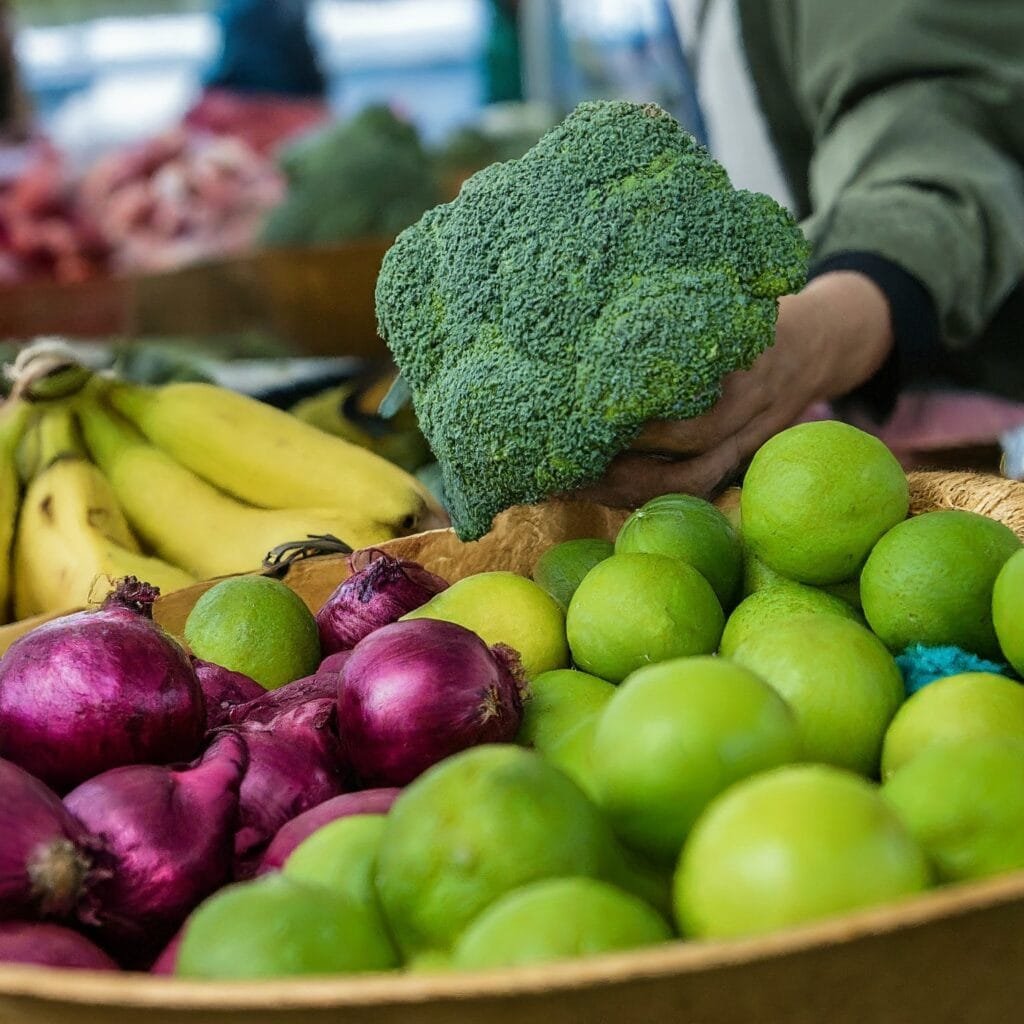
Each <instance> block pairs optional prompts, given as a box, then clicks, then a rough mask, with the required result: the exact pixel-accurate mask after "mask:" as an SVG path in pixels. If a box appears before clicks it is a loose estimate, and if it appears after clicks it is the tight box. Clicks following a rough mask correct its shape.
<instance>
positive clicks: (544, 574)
mask: <svg viewBox="0 0 1024 1024" xmlns="http://www.w3.org/2000/svg"><path fill="white" fill-rule="evenodd" d="M614 552H615V545H614V544H612V542H611V541H610V540H600V539H598V538H596V537H586V538H584V539H583V540H567V541H563V542H562V543H561V544H555V545H554V547H550V548H548V549H547V551H545V552H544V554H543V555H541V556H540V558H538V559H537V564H536V565H535V566H534V567H533V579H534V582H535V583H536V584H537V585H538V586H541V587H543V588H544V589H545V590H546V591H547V592H548V593H549V594H550V595H551V596H552V597H553V598H554V599H555V600H556V601H557V602H558V603H559V604H560V605H561V606H562V610H563V611H564V610H565V609H566V608H568V607H569V601H570V600H571V599H572V595H573V594H575V593H576V588H577V587H578V586H579V585H580V582H581V581H582V579H583V577H584V576H586V575H587V573H588V572H590V570H591V569H593V568H594V566H595V565H597V563H598V562H602V561H604V559H606V558H607V557H608V556H609V555H611V554H614Z"/></svg>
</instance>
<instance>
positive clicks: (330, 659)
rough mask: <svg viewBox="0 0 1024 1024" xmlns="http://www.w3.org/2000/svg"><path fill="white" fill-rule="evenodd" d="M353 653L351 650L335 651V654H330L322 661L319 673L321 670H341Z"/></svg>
mask: <svg viewBox="0 0 1024 1024" xmlns="http://www.w3.org/2000/svg"><path fill="white" fill-rule="evenodd" d="M351 654H352V652H351V651H335V652H334V653H333V654H328V655H327V657H326V658H324V660H323V661H321V662H320V668H318V669H317V674H318V675H319V674H320V673H321V672H340V671H341V670H342V669H343V668H344V667H345V662H346V661H348V659H349V657H350V656H351Z"/></svg>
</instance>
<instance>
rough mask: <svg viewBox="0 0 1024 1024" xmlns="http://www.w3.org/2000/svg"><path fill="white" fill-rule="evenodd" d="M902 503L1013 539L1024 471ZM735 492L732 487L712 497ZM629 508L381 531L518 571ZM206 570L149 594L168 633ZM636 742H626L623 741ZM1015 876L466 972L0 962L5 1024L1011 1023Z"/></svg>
mask: <svg viewBox="0 0 1024 1024" xmlns="http://www.w3.org/2000/svg"><path fill="white" fill-rule="evenodd" d="M910 484H911V492H912V498H913V511H914V512H915V513H920V512H924V511H929V510H932V509H937V508H958V509H966V510H970V511H976V512H982V513H984V514H986V515H989V516H992V517H993V518H995V519H998V520H999V521H1000V522H1003V523H1006V524H1007V525H1008V526H1010V527H1012V528H1013V529H1015V530H1016V531H1017V532H1018V533H1019V534H1021V535H1022V536H1024V485H1021V484H1016V483H1010V482H1007V481H1005V480H999V479H995V478H991V477H986V476H979V475H973V474H962V473H953V474H949V473H915V474H912V475H911V476H910ZM734 500H735V493H729V494H727V495H725V496H723V499H722V501H723V502H729V501H734ZM625 515H626V513H625V512H622V511H613V510H609V509H606V508H601V507H599V506H594V505H582V504H561V503H559V504H549V505H545V506H539V507H535V508H524V509H513V510H510V511H509V512H507V513H505V514H504V515H503V516H501V517H499V520H498V522H497V523H496V526H495V529H494V531H493V532H492V533H491V534H489V535H488V536H487V537H485V538H483V539H482V540H480V541H477V542H475V543H473V544H460V543H459V542H458V541H457V540H456V539H455V537H454V535H453V534H452V533H451V532H450V531H447V530H441V531H433V532H431V533H426V534H421V535H419V536H415V537H407V538H403V539H401V540H395V541H391V542H389V543H388V544H385V545H382V547H384V548H385V549H388V550H389V551H391V552H392V553H393V554H396V555H402V556H404V557H408V558H413V559H416V560H418V561H420V562H422V563H423V564H424V565H426V566H427V567H428V568H429V569H432V570H434V571H435V572H438V573H440V574H442V575H445V576H447V577H448V578H449V579H452V580H454V579H459V578H461V577H463V576H466V575H469V574H471V573H475V572H480V571H483V570H487V569H507V570H512V571H515V572H520V573H529V572H530V570H531V569H532V568H533V563H534V562H535V560H536V558H537V556H538V554H539V553H540V552H541V550H543V548H545V547H546V546H547V545H549V544H552V543H555V542H557V541H561V540H568V539H571V538H574V537H583V536H604V537H612V536H614V534H615V532H616V530H617V529H618V527H619V525H620V524H621V522H622V520H623V518H624V517H625ZM344 573H345V566H344V559H340V558H337V557H331V556H329V557H324V558H317V559H311V560H309V561H308V562H304V563H298V564H297V565H296V566H295V567H294V568H293V569H292V571H291V572H290V573H289V575H288V578H287V582H288V583H289V585H290V586H292V587H293V589H295V590H296V592H297V593H299V594H300V595H301V596H302V597H303V599H304V600H306V602H307V603H308V604H309V605H310V606H311V607H317V606H318V605H319V604H320V603H321V602H322V601H323V599H324V598H325V597H326V596H327V595H328V594H329V593H330V591H331V590H332V589H333V588H334V587H335V586H336V585H337V583H338V582H339V581H340V579H342V578H343V576H344ZM209 585H210V584H200V585H198V586H196V587H193V588H190V589H188V590H185V591H182V592H180V593H178V594H172V595H170V596H168V597H167V598H164V599H161V600H160V601H159V602H158V603H157V609H156V610H157V618H158V619H159V620H160V621H161V622H163V623H164V625H165V626H167V627H168V628H169V629H171V630H172V631H174V632H180V630H181V627H182V625H183V623H184V618H185V616H186V615H187V614H188V610H189V609H190V608H191V607H192V605H193V603H194V602H195V600H196V599H197V598H198V596H199V594H200V593H202V591H203V590H204V589H205V588H206V587H208V586H209ZM638 753H639V752H638ZM1021 964H1024V872H1018V873H1015V874H1011V875H1007V876H1004V877H1001V878H996V879H992V880H989V881H986V882H980V883H974V884H970V885H962V886H955V887H949V888H946V889H941V890H936V891H933V892H930V893H927V894H925V895H923V896H919V897H915V898H913V899H909V900H906V901H904V902H902V903H899V904H895V905H891V906H886V907H880V908H877V909H873V910H869V911H865V912H861V913H857V914H853V915H848V916H846V917H842V918H838V919H835V920H830V921H825V922H821V923H817V924H813V925H810V926H807V927H803V928H799V929H791V930H788V931H785V932H780V933H777V934H773V935H769V936H765V937H760V938H754V939H745V940H740V941H729V942H675V943H671V944H668V945H665V946H662V947H658V948H653V949H647V950H639V951H636V952H631V953H626V954H618V955H614V956H604V957H597V958H594V959H587V960H579V961H566V962H563V963H557V964H550V965H546V966H542V967H535V968H529V969H518V970H510V971H491V972H481V973H478V974H437V975H415V974H408V975H378V976H366V977H339V978H324V979H306V978H302V979H295V980H288V981H267V982H248V981H247V982H244V983H197V982H190V981H184V980H178V979H174V978H170V979H168V978H150V977H147V976H145V975H102V974H93V973H89V972H79V971H56V970H51V969H45V968H22V967H6V968H3V967H0V1022H2V1024H328V1022H330V1024H537V1022H543V1024H670V1022H671V1024H761V1022H763V1024H783V1022H785V1024H1010V1022H1012V1021H1017V1020H1020V1019H1021V1018H1022V1014H1024V1011H1022V1009H1021V1007H1022V1006H1024V970H1022V969H1021Z"/></svg>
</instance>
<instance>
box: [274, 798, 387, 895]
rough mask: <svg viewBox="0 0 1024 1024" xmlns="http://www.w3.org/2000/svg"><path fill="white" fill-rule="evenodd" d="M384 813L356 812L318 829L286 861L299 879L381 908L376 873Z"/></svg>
mask: <svg viewBox="0 0 1024 1024" xmlns="http://www.w3.org/2000/svg"><path fill="white" fill-rule="evenodd" d="M384 817H385V816H384V815H383V814H353V815H351V816H350V817H347V818H339V819H338V820H337V821H332V822H330V823H329V824H327V825H324V827H323V828H319V829H317V830H316V831H315V832H314V833H313V834H312V835H311V836H309V838H308V839H304V840H303V841H302V842H301V843H299V845H298V846H297V847H295V849H294V850H293V851H292V852H291V854H290V855H289V857H288V859H287V860H286V861H285V862H284V866H283V867H282V869H281V870H282V871H283V872H284V874H285V875H287V876H288V878H290V879H292V881H295V882H304V883H305V884H307V885H320V886H323V887H324V888H326V889H330V890H331V891H332V892H336V893H339V894H341V895H342V896H347V897H348V898H349V899H351V900H353V901H354V902H356V903H361V904H363V905H364V906H368V907H371V908H373V909H374V910H375V911H377V912H379V907H378V904H377V893H376V890H375V889H374V887H373V874H374V870H375V868H376V863H377V849H378V847H379V846H380V837H381V835H382V834H383V832H384Z"/></svg>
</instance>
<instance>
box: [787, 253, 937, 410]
mask: <svg viewBox="0 0 1024 1024" xmlns="http://www.w3.org/2000/svg"><path fill="white" fill-rule="evenodd" d="M834 270H854V271H856V272H858V273H860V274H864V276H865V277H869V278H870V279H871V280H872V281H874V283H875V284H876V285H878V287H879V288H880V289H881V290H882V293H883V294H884V295H885V297H886V299H887V300H888V302H889V314H890V316H891V318H892V334H893V341H894V344H893V347H892V351H891V352H890V354H889V357H888V359H886V361H885V363H884V364H883V365H882V367H881V369H879V371H878V372H877V373H876V374H875V375H874V376H873V377H872V378H871V379H870V380H868V381H866V382H865V383H864V384H862V385H861V386H860V387H858V388H857V389H856V390H854V391H852V392H851V393H850V394H849V395H845V396H843V398H842V399H840V400H839V401H838V402H837V403H836V404H837V405H842V404H853V405H857V406H860V407H861V408H863V409H864V410H865V411H866V412H868V413H869V414H870V415H871V417H872V418H873V419H874V420H875V421H876V422H879V423H881V422H882V421H884V420H886V419H888V417H889V416H890V415H891V414H892V411H893V409H894V408H895V407H896V399H897V398H898V397H899V393H900V391H901V390H902V389H903V388H904V387H905V386H906V385H907V384H908V383H909V382H910V381H912V380H915V379H920V378H924V377H928V376H932V375H933V374H934V372H935V369H936V368H937V365H938V364H939V363H940V362H941V359H942V339H941V336H940V334H939V317H938V313H937V311H936V309H935V302H934V300H933V299H932V297H931V295H930V294H929V292H928V289H927V288H925V286H924V285H923V284H921V282H920V281H919V280H918V279H917V278H916V277H914V275H913V274H911V273H909V272H908V271H906V270H904V269H903V268H902V267H901V266H899V264H897V263H893V262H892V261H891V260H888V259H886V258H885V257H884V256H878V255H876V254H875V253H871V252H838V253H835V254H833V255H832V256H827V257H826V258H825V259H823V260H819V261H818V262H817V263H814V264H813V265H812V266H811V269H810V270H809V272H808V275H807V276H808V279H809V280H810V279H812V278H815V277H821V275H822V274H827V273H829V272H830V271H834Z"/></svg>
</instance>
